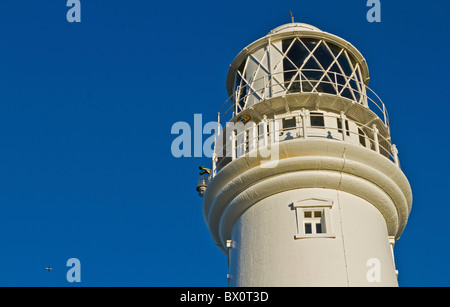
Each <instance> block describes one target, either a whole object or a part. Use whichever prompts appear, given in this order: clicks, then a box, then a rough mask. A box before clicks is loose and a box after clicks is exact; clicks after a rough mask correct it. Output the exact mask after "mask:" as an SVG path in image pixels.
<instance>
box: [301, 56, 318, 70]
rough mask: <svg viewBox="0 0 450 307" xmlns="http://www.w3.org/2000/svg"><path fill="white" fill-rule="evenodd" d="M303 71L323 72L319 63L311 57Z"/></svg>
mask: <svg viewBox="0 0 450 307" xmlns="http://www.w3.org/2000/svg"><path fill="white" fill-rule="evenodd" d="M303 69H305V70H323V69H322V68H321V67H320V66H319V64H317V61H316V60H315V59H314V58H313V57H310V58H309V60H308V62H306V64H305V66H303Z"/></svg>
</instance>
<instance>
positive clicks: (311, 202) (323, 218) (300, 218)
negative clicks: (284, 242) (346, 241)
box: [293, 199, 336, 240]
mask: <svg viewBox="0 0 450 307" xmlns="http://www.w3.org/2000/svg"><path fill="white" fill-rule="evenodd" d="M332 206H333V201H332V200H326V199H306V200H302V201H298V202H295V203H293V210H295V216H296V218H297V234H296V235H295V239H297V240H299V239H313V238H336V235H335V234H334V233H333V232H332V225H331V209H332Z"/></svg>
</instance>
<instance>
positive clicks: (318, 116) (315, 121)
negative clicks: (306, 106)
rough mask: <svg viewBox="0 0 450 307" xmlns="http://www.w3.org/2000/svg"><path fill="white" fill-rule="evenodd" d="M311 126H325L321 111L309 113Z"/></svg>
mask: <svg viewBox="0 0 450 307" xmlns="http://www.w3.org/2000/svg"><path fill="white" fill-rule="evenodd" d="M311 126H312V127H325V121H324V119H323V114H322V113H311Z"/></svg>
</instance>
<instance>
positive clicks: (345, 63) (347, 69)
mask: <svg viewBox="0 0 450 307" xmlns="http://www.w3.org/2000/svg"><path fill="white" fill-rule="evenodd" d="M338 61H339V64H340V65H341V67H342V69H343V70H344V73H345V75H346V76H349V77H350V75H351V74H352V72H353V70H352V68H351V66H350V63H349V62H348V60H347V57H346V56H345V54H344V53H342V54H341V56H340V57H339V59H338Z"/></svg>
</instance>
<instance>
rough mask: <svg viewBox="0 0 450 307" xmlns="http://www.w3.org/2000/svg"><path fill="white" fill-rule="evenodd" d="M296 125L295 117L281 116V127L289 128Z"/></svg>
mask: <svg viewBox="0 0 450 307" xmlns="http://www.w3.org/2000/svg"><path fill="white" fill-rule="evenodd" d="M295 127H296V122H295V117H292V118H283V129H284V130H289V129H293V128H295Z"/></svg>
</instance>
